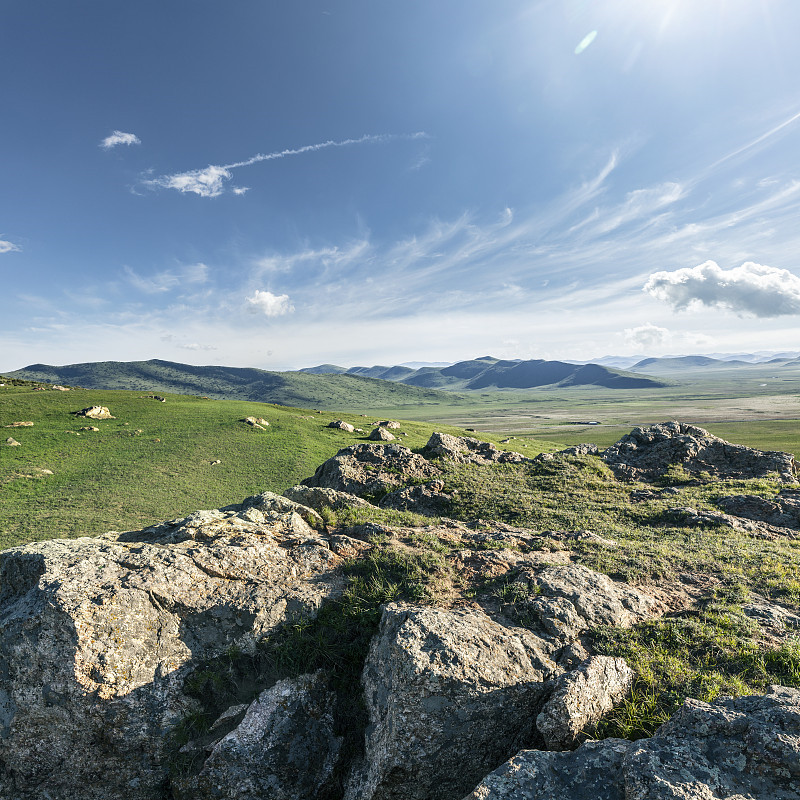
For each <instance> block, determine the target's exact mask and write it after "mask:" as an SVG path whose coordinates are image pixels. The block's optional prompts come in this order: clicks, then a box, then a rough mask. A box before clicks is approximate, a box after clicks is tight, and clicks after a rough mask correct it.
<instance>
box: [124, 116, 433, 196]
mask: <svg viewBox="0 0 800 800" xmlns="http://www.w3.org/2000/svg"><path fill="white" fill-rule="evenodd" d="M124 135H127V134H124ZM109 138H111V137H109ZM427 138H428V135H427V134H426V133H424V132H422V131H419V132H417V133H410V134H379V135H372V134H365V135H364V136H360V137H358V138H357V139H342V140H340V141H334V140H333V139H329V140H328V141H326V142H318V143H317V144H308V145H305V146H304V147H293V148H286V149H285V150H276V151H275V152H272V153H258V154H257V155H254V156H252V157H251V158H247V159H245V160H244V161H234V162H233V163H232V164H223V165H216V164H209V166H207V167H205V168H204V169H192V170H188V171H187V172H178V173H175V174H174V175H162V176H161V177H158V178H150V179H148V180H145V181H142V183H143V184H144V185H145V186H149V187H151V188H160V189H176V190H177V191H179V192H184V193H185V192H193V193H194V194H199V195H200V197H218V196H219V195H221V194H223V193H224V192H225V190H226V188H227V187H226V185H225V181H228V180H230V179H231V177H232V175H231V170H232V169H239V168H240V167H249V166H252V165H253V164H258V163H259V162H261V161H275V160H276V159H279V158H286V157H287V156H297V155H302V154H303V153H316V152H317V151H318V150H327V149H328V148H329V147H348V146H350V145H355V144H380V143H385V142H392V141H396V140H398V139H427ZM248 188H249V187H246V186H232V187H231V191H232V192H233V193H234V194H238V195H243V194H244V193H245V192H247V191H248Z"/></svg>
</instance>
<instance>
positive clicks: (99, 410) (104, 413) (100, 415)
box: [75, 406, 116, 419]
mask: <svg viewBox="0 0 800 800" xmlns="http://www.w3.org/2000/svg"><path fill="white" fill-rule="evenodd" d="M75 416H76V417H88V418H89V419H116V417H113V416H111V412H110V411H109V410H108V409H107V408H106V407H105V406H89V407H88V408H82V409H81V410H80V411H76V412H75Z"/></svg>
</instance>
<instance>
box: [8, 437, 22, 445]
mask: <svg viewBox="0 0 800 800" xmlns="http://www.w3.org/2000/svg"><path fill="white" fill-rule="evenodd" d="M3 444H5V445H6V446H8V447H22V445H21V444H20V443H19V442H18V441H17V440H16V439H15V438H14V437H13V436H9V437H8V439H6V440H5V442H3Z"/></svg>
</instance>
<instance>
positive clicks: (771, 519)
mask: <svg viewBox="0 0 800 800" xmlns="http://www.w3.org/2000/svg"><path fill="white" fill-rule="evenodd" d="M717 505H718V506H719V507H720V508H721V509H722V510H723V511H724V512H725V513H726V514H731V515H733V516H736V517H744V518H745V519H750V520H755V521H757V522H766V523H767V524H768V525H775V526H778V527H781V528H792V529H793V530H798V528H800V498H798V497H797V496H796V495H788V496H786V495H778V496H777V497H775V498H773V499H771V500H767V499H765V498H763V497H758V496H757V495H752V494H744V495H732V496H728V497H720V498H719V500H717Z"/></svg>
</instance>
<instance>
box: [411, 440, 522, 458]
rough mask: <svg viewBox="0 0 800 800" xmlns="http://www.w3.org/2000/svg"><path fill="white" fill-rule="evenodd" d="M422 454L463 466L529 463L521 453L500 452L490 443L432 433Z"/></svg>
mask: <svg viewBox="0 0 800 800" xmlns="http://www.w3.org/2000/svg"><path fill="white" fill-rule="evenodd" d="M422 452H423V453H424V455H425V457H426V458H443V459H446V460H448V461H457V462H459V463H462V464H497V463H499V464H508V463H512V464H518V463H520V462H522V461H528V459H527V458H526V457H525V456H523V455H522V454H521V453H514V452H511V451H509V450H498V449H497V448H496V447H495V446H494V445H493V444H490V443H489V442H481V441H479V440H478V439H473V438H472V437H471V436H451V435H450V434H449V433H432V434H431V437H430V439H428V443H427V444H426V445H425V449H424V450H423V451H422Z"/></svg>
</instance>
